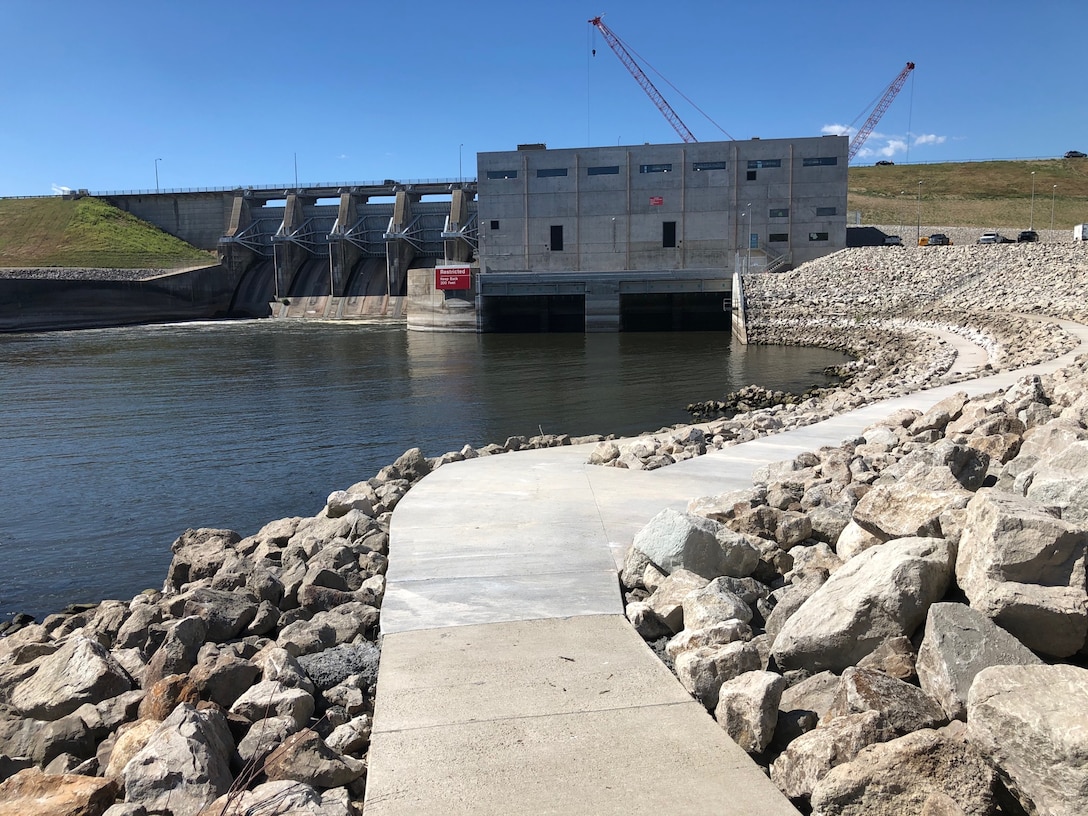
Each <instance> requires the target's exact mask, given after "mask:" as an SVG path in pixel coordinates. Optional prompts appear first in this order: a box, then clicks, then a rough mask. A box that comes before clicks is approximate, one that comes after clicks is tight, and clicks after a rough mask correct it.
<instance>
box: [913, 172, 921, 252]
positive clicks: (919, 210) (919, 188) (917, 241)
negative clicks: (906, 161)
mask: <svg viewBox="0 0 1088 816" xmlns="http://www.w3.org/2000/svg"><path fill="white" fill-rule="evenodd" d="M921 240H922V182H921V181H919V182H918V231H917V232H916V233H915V236H914V243H915V245H917V244H919V243H920V242H921Z"/></svg>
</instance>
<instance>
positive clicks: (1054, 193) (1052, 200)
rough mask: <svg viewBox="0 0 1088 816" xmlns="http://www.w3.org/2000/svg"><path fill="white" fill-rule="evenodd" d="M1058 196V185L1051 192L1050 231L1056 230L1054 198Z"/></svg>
mask: <svg viewBox="0 0 1088 816" xmlns="http://www.w3.org/2000/svg"><path fill="white" fill-rule="evenodd" d="M1057 194H1058V185H1057V184H1055V185H1054V187H1053V188H1052V189H1051V191H1050V229H1051V231H1053V230H1054V196H1056V195H1057Z"/></svg>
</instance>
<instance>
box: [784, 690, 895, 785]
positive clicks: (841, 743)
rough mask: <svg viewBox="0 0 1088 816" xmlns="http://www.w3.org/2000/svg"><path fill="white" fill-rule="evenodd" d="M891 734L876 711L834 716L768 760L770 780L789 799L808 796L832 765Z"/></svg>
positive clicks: (888, 737)
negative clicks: (773, 758)
mask: <svg viewBox="0 0 1088 816" xmlns="http://www.w3.org/2000/svg"><path fill="white" fill-rule="evenodd" d="M894 736H895V733H894V731H893V730H892V729H891V728H890V727H889V726H888V724H887V723H886V722H885V721H884V718H883V717H882V716H881V715H880V713H879V712H876V711H865V712H863V713H861V714H848V715H846V716H845V717H835V718H833V719H830V720H827V721H826V722H823V723H821V724H820V725H819V726H818V727H816V728H814V729H812V730H811V731H809V732H807V733H805V734H802V735H801V736H799V737H798V738H797V739H795V740H794V741H793V742H791V743H790V744H789V747H788V748H786V750H785V751H783V752H782V754H780V755H779V757H778V758H777V759H776V760H775V761H774V762H773V763H771V781H772V782H774V784H775V785H777V786H778V789H779V790H780V791H782V792H783V793H784V794H786V796H788V797H790V798H791V799H807V798H808V797H810V796H811V795H812V791H813V789H814V788H815V787H816V785H817V783H818V782H819V781H820V780H821V779H823V778H824V777H825V776H827V775H828V773H829V772H830V771H831V769H832V768H834V767H836V766H838V765H842V764H843V763H846V762H849V761H851V760H852V759H853V758H854V757H856V756H857V755H858V754H859V753H860V752H861V750H862V749H863V748H865V747H866V746H867V745H872V744H873V743H877V742H886V741H888V740H889V739H892V738H893V737H894Z"/></svg>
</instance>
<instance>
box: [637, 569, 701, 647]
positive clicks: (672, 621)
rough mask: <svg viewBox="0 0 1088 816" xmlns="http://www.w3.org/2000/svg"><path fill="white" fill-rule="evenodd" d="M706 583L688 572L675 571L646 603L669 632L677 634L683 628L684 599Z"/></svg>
mask: <svg viewBox="0 0 1088 816" xmlns="http://www.w3.org/2000/svg"><path fill="white" fill-rule="evenodd" d="M708 583H710V582H709V581H708V580H707V579H706V578H703V577H702V576H701V575H697V574H695V573H694V572H691V571H690V570H686V569H677V570H676V571H674V572H673V573H672V574H671V575H669V576H668V577H667V578H665V579H664V580H663V581H662V582H661V584H660V585H659V586H658V587H657V589H655V590H654V594H653V595H651V596H650V597H649V598H648V599H647V601H646V602H647V603H648V604H649V605H650V609H651V610H653V613H654V614H655V615H657V617H658V618H659V619H660V620H661V622H662V623H663V624H664V625H665V626H667V627H668V628H669V630H671V631H672V632H679V631H680V630H681V629H683V628H684V599H685V598H687V596H688V595H689V594H691V593H692V592H694V591H696V590H699V589H702V588H703V587H705V586H706V585H707V584H708Z"/></svg>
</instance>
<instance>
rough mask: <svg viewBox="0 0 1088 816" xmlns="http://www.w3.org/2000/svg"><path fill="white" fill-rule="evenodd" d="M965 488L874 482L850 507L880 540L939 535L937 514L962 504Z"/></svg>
mask: <svg viewBox="0 0 1088 816" xmlns="http://www.w3.org/2000/svg"><path fill="white" fill-rule="evenodd" d="M970 498H971V494H970V493H969V492H968V491H967V490H963V489H952V490H933V489H929V488H926V487H922V486H920V485H918V484H916V483H915V482H907V481H900V482H892V483H891V484H881V485H876V486H875V487H874V488H873V489H872V490H870V491H869V492H868V493H866V494H865V495H864V496H863V497H862V499H861V501H859V502H858V505H857V507H855V508H854V521H856V522H857V523H858V525H860V526H861V527H862V528H863V529H865V530H866V531H868V532H869V533H871V534H873V535H875V536H876V537H877V538H879V539H881V540H882V541H888V540H890V539H893V538H909V537H917V536H940V535H941V524H940V518H941V514H942V513H944V512H945V511H946V510H948V509H950V508H955V507H964V506H966V505H967V502H968V500H970Z"/></svg>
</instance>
